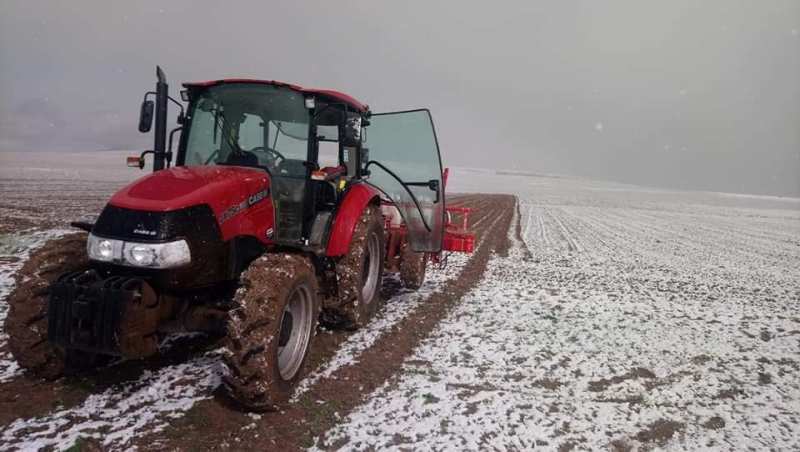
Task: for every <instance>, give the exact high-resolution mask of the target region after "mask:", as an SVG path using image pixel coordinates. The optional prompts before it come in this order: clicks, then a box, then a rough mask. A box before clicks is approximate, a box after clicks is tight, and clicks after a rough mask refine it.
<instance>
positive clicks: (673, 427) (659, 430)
mask: <svg viewBox="0 0 800 452" xmlns="http://www.w3.org/2000/svg"><path fill="white" fill-rule="evenodd" d="M685 426H686V425H685V424H683V423H682V422H676V421H670V420H666V419H659V420H657V421H655V422H653V423H652V424H650V425H649V426H648V427H647V428H646V429H644V430H642V431H640V432H639V433H637V434H636V439H637V440H639V441H640V442H642V443H656V444H659V445H664V444H666V442H667V441H669V440H670V439H672V437H673V436H675V434H676V433H677V432H680V431H682V430H683V429H684V427H685Z"/></svg>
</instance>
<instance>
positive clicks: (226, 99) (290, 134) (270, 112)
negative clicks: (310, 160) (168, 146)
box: [183, 84, 309, 177]
mask: <svg viewBox="0 0 800 452" xmlns="http://www.w3.org/2000/svg"><path fill="white" fill-rule="evenodd" d="M189 121H190V122H189V136H188V138H187V140H186V150H185V153H184V160H183V163H184V165H187V166H189V165H240V166H262V167H265V168H267V169H269V170H270V172H272V173H273V174H276V175H283V176H293V177H304V176H305V173H306V167H305V165H304V162H305V161H306V159H307V156H308V134H309V112H308V109H306V107H305V100H304V97H303V95H302V94H300V93H298V92H296V91H293V90H291V89H289V88H285V87H280V86H272V85H255V84H231V85H221V86H214V87H211V88H208V89H206V90H204V91H202V92H201V93H199V94H198V95H197V97H196V98H195V99H193V102H192V107H191V108H190V111H189Z"/></svg>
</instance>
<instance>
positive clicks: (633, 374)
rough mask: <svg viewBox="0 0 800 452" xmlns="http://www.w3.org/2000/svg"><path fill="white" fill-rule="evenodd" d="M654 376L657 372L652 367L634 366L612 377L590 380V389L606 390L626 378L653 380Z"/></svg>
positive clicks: (595, 390)
mask: <svg viewBox="0 0 800 452" xmlns="http://www.w3.org/2000/svg"><path fill="white" fill-rule="evenodd" d="M654 378H656V374H654V373H653V372H652V371H651V370H650V369H645V368H644V367H634V368H633V369H631V370H630V371H628V372H626V373H624V374H622V375H616V376H614V377H611V378H602V379H600V380H593V381H590V382H589V391H592V392H601V391H605V390H606V389H608V388H609V387H610V386H612V385H615V384H619V383H622V382H623V381H625V380H636V379H648V380H651V379H654Z"/></svg>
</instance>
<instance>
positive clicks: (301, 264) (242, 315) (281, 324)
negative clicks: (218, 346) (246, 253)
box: [224, 254, 319, 411]
mask: <svg viewBox="0 0 800 452" xmlns="http://www.w3.org/2000/svg"><path fill="white" fill-rule="evenodd" d="M241 281H242V289H240V291H239V292H238V293H237V295H236V299H235V301H236V302H237V304H238V306H239V307H238V308H236V309H234V310H233V311H231V313H230V319H229V322H228V337H227V343H226V348H227V350H226V353H225V354H224V359H225V364H226V365H227V366H228V369H229V370H230V373H229V374H228V375H226V376H225V378H224V383H225V386H226V388H227V390H228V393H229V394H230V395H231V396H232V397H233V398H234V399H235V400H236V401H238V402H239V403H240V404H242V405H243V406H244V407H245V408H247V409H250V410H254V411H269V410H275V409H277V408H278V407H279V406H280V405H281V404H283V403H285V402H286V401H288V399H289V397H291V394H292V390H293V389H294V384H295V383H296V382H297V380H298V379H299V377H300V375H301V374H302V372H301V370H302V367H303V364H304V363H305V361H306V358H307V356H308V351H309V350H310V348H311V342H312V340H313V338H314V334H315V332H316V326H317V318H318V317H319V300H318V295H317V292H318V289H317V280H316V275H315V273H314V267H313V265H312V264H311V262H310V261H309V259H308V258H306V257H304V256H300V255H295V254H268V255H265V256H263V257H261V258H259V259H257V260H255V261H253V263H252V264H251V265H250V267H249V268H248V269H247V270H246V271H245V272H244V273H243V274H242V277H241Z"/></svg>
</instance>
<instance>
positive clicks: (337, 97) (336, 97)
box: [183, 78, 369, 113]
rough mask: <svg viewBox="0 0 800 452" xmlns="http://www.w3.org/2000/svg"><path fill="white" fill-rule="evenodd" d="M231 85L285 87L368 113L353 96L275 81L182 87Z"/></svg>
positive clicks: (218, 82)
mask: <svg viewBox="0 0 800 452" xmlns="http://www.w3.org/2000/svg"><path fill="white" fill-rule="evenodd" d="M233 83H252V84H261V85H274V86H285V87H287V88H290V89H293V90H295V91H298V92H301V93H303V94H310V95H313V96H315V97H320V98H322V99H323V100H327V101H334V102H342V103H345V104H347V105H348V106H349V107H352V108H354V109H356V110H358V111H360V112H361V113H366V112H368V111H369V105H367V104H365V103H362V102H360V101H359V100H358V99H356V98H355V97H353V96H350V95H349V94H345V93H342V92H340V91H334V90H331V89H318V88H304V87H302V86H300V85H294V84H292V83H284V82H279V81H277V80H257V79H249V78H226V79H220V80H207V81H205V82H189V83H184V84H183V86H184V87H186V88H189V89H191V88H207V87H209V86H216V85H224V84H233Z"/></svg>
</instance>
